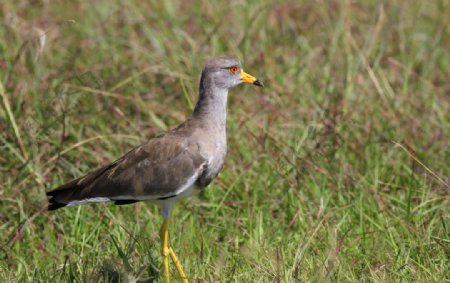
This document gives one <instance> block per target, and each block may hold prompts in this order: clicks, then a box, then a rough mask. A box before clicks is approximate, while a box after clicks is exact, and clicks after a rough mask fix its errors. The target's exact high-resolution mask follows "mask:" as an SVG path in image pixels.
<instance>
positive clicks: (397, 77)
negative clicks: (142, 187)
mask: <svg viewBox="0 0 450 283" xmlns="http://www.w3.org/2000/svg"><path fill="white" fill-rule="evenodd" d="M449 14H450V3H449V1H446V0H436V1H384V3H382V2H380V1H281V2H280V1H270V0H262V1H248V2H246V1H229V2H228V1H223V2H219V3H216V4H212V3H210V2H209V1H164V2H163V1H107V0H99V1H88V0H80V1H44V0H37V1H31V0H24V1H15V0H2V1H1V2H0V95H1V96H0V104H1V107H0V186H1V187H0V188H1V189H0V278H1V279H0V281H1V282H97V281H99V282H136V281H138V282H153V281H155V282H161V281H162V277H161V275H162V273H161V270H160V266H161V257H160V247H159V237H158V229H159V226H160V225H161V222H162V219H161V216H160V212H159V209H158V207H156V206H154V205H151V204H146V203H139V204H135V205H129V206H121V207H116V206H114V205H112V204H97V205H89V206H81V207H72V208H67V209H63V210H59V211H58V212H57V213H49V212H47V211H45V206H46V197H45V192H46V191H48V190H50V189H52V188H54V187H56V186H58V185H60V184H62V183H64V182H66V181H69V180H70V179H72V178H75V177H79V176H81V175H83V174H84V173H87V172H89V171H90V170H92V169H94V168H96V167H99V166H101V165H103V164H106V163H108V162H110V161H113V160H115V158H117V157H119V156H120V155H121V154H123V153H125V152H126V151H128V150H129V149H131V148H132V147H133V146H135V145H138V144H139V143H141V142H142V141H145V140H146V139H148V138H151V137H154V136H155V135H157V134H159V133H161V132H162V131H164V130H166V129H170V128H172V127H174V126H176V125H177V124H178V123H180V122H182V121H183V120H184V119H186V117H188V116H189V115H190V113H191V110H192V108H193V104H194V103H195V100H196V98H197V91H198V89H197V85H198V81H199V78H200V72H201V69H202V67H203V64H204V63H205V62H206V61H207V60H208V59H209V58H211V57H213V56H218V55H230V56H233V57H237V58H240V59H241V61H242V63H243V65H244V67H245V69H246V71H248V72H249V73H251V74H254V75H256V76H258V77H260V78H261V79H263V80H264V82H265V84H266V87H265V88H263V89H259V88H254V87H251V86H240V87H238V88H236V89H233V90H232V91H231V93H230V98H229V111H228V115H229V117H228V142H229V153H228V158H227V161H226V164H225V167H224V169H223V171H222V172H221V174H220V175H219V178H218V179H217V180H216V181H215V182H214V183H213V184H212V185H211V186H210V187H209V189H208V190H206V191H205V192H204V193H202V194H201V195H199V196H196V197H194V198H191V199H189V200H186V201H183V202H181V203H179V204H178V205H177V206H176V208H175V211H174V214H173V221H172V222H171V226H170V231H171V242H172V245H173V247H174V249H175V251H177V253H178V255H179V257H180V259H181V262H182V264H183V265H184V267H185V271H186V273H187V274H188V276H189V278H190V279H191V281H192V282H325V281H331V282H334V281H339V282H358V281H361V282H449V281H450V272H449V258H450V234H449V233H450V209H449V207H450V202H449V176H450V166H449V163H450V162H449V159H450V154H449V130H450V129H449V128H450V125H449V124H450V123H449V120H450V117H449V116H450V115H449V113H450V111H449V110H450V99H449V97H450V96H449V95H450V80H449V78H450V49H449V46H450V30H449V25H450V24H449ZM172 268H173V266H172ZM172 278H173V279H174V281H175V282H177V281H178V280H177V277H176V272H174V270H172Z"/></svg>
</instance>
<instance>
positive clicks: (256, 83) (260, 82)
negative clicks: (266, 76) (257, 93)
mask: <svg viewBox="0 0 450 283" xmlns="http://www.w3.org/2000/svg"><path fill="white" fill-rule="evenodd" d="M253 84H254V85H257V86H260V87H264V84H263V82H262V81H260V80H256V81H255V82H254V83H253Z"/></svg>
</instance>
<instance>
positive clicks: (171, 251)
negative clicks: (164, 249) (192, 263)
mask: <svg viewBox="0 0 450 283" xmlns="http://www.w3.org/2000/svg"><path fill="white" fill-rule="evenodd" d="M169 254H170V257H171V258H172V261H173V263H175V266H176V268H177V270H178V273H179V274H180V277H181V280H182V281H183V283H189V281H188V280H187V277H186V274H185V273H184V270H183V267H181V263H180V261H179V260H178V258H177V255H176V254H175V252H174V251H173V249H172V248H171V247H169Z"/></svg>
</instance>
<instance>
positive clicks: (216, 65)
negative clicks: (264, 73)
mask: <svg viewBox="0 0 450 283" xmlns="http://www.w3.org/2000/svg"><path fill="white" fill-rule="evenodd" d="M202 77H203V79H206V80H207V81H208V83H212V84H213V85H214V86H215V87H217V88H220V89H230V88H232V87H235V86H237V85H239V84H241V83H249V84H254V85H256V86H260V87H262V86H263V84H262V82H261V81H260V80H257V79H256V78H255V77H254V76H252V75H250V74H248V73H246V72H244V70H243V69H242V65H241V63H240V62H239V61H238V60H236V59H234V58H231V57H216V58H213V59H211V60H209V61H208V62H207V63H206V65H205V68H204V69H203V74H202Z"/></svg>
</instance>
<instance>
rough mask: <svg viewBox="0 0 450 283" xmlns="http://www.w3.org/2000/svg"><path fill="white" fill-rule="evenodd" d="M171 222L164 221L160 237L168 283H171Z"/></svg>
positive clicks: (165, 275)
mask: <svg viewBox="0 0 450 283" xmlns="http://www.w3.org/2000/svg"><path fill="white" fill-rule="evenodd" d="M168 227H169V221H167V220H164V222H163V224H162V226H161V229H160V230H159V237H160V239H161V252H162V256H163V257H164V261H163V268H164V278H165V280H166V283H170V275H169V254H170V249H169V229H168Z"/></svg>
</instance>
